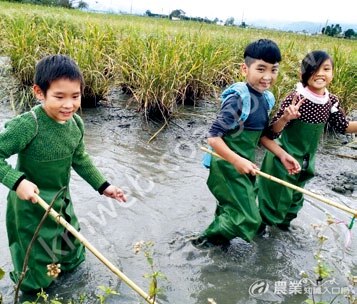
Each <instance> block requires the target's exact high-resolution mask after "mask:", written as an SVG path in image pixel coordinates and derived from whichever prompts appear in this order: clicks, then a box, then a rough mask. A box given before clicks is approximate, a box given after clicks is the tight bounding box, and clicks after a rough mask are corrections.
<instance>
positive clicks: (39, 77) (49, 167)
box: [0, 55, 126, 292]
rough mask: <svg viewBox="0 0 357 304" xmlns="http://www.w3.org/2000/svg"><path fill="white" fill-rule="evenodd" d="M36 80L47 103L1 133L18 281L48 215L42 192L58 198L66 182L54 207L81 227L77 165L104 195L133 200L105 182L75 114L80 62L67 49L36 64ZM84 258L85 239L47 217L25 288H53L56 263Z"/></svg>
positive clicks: (1, 174) (1, 176)
mask: <svg viewBox="0 0 357 304" xmlns="http://www.w3.org/2000/svg"><path fill="white" fill-rule="evenodd" d="M34 83H35V84H34V86H33V91H34V94H35V96H36V98H37V99H38V100H40V101H41V104H40V105H37V106H35V107H34V108H33V109H32V110H31V111H29V112H26V113H24V114H21V115H19V116H17V117H15V118H14V119H12V120H11V121H9V122H7V123H6V124H5V128H4V129H3V130H2V131H1V132H0V180H1V183H2V184H4V185H5V186H6V187H8V188H9V189H10V192H9V195H8V198H7V201H8V203H7V212H6V227H7V234H8V240H9V247H10V252H11V257H12V262H13V264H14V271H12V272H11V273H10V277H11V279H12V280H13V281H14V282H15V283H17V282H18V281H19V277H20V275H21V272H22V268H23V263H24V258H25V253H26V250H27V247H28V245H29V243H30V241H31V239H32V237H33V235H34V232H35V230H36V227H37V226H38V224H39V222H40V220H41V218H42V216H43V214H44V210H43V209H42V208H41V206H39V205H38V204H35V203H36V202H37V194H40V195H41V197H42V198H43V199H44V200H45V201H47V202H51V201H52V200H53V198H54V197H55V196H56V194H57V193H58V192H59V191H60V190H61V189H62V188H63V187H66V191H65V192H62V193H61V195H59V197H58V198H57V199H56V201H55V202H54V204H53V208H54V209H55V210H56V211H57V212H59V213H60V214H61V215H62V216H63V217H64V218H65V219H66V220H67V221H68V222H69V223H70V224H71V225H72V226H74V227H75V228H76V229H79V222H78V219H77V217H76V215H75V214H74V211H73V205H72V201H71V196H70V193H69V187H68V186H69V181H70V170H71V168H73V169H74V170H75V171H76V172H77V173H78V174H79V175H80V176H81V177H82V178H83V179H84V180H86V181H87V182H88V183H89V184H90V185H91V186H92V187H93V188H94V189H95V190H97V191H98V192H99V193H100V194H104V195H105V196H107V197H110V198H114V199H116V200H118V201H119V202H125V201H126V197H125V194H124V192H123V191H122V190H121V189H120V188H117V187H115V186H113V185H110V184H109V183H108V182H107V181H106V179H105V177H104V176H103V175H102V174H101V173H100V172H99V171H98V169H97V168H96V167H95V166H94V164H93V162H92V161H91V159H90V157H89V155H88V154H87V152H86V150H85V145H84V142H83V133H84V126H83V121H82V119H81V118H80V117H79V116H78V115H77V114H75V113H76V111H77V110H78V108H79V107H80V105H81V95H82V92H83V88H84V80H83V76H82V74H81V72H80V70H79V67H78V66H77V64H76V63H75V62H74V61H73V60H71V59H70V58H68V57H66V56H63V55H53V56H47V57H45V58H43V59H42V60H40V61H39V62H38V64H37V65H36V69H35V77H34ZM13 154H17V155H18V159H17V165H16V168H15V169H14V168H12V167H11V166H10V165H9V164H8V163H7V162H6V161H5V160H6V159H7V158H9V157H10V156H11V155H13ZM31 202H32V203H34V204H32V203H31ZM49 248H51V250H49ZM84 259H85V255H84V247H83V245H82V244H81V243H80V242H79V241H78V240H76V239H75V238H74V237H73V236H72V234H70V233H69V232H68V231H67V230H66V229H65V228H64V227H62V226H61V225H59V224H58V223H56V222H55V221H53V220H52V219H50V218H47V219H46V221H45V223H44V224H43V226H42V227H41V230H40V232H39V236H38V238H37V240H36V241H35V243H34V245H33V247H32V250H31V253H30V256H29V261H28V269H27V272H26V275H25V278H24V280H23V281H22V284H21V286H20V289H21V290H22V291H25V292H26V291H36V290H39V289H41V288H46V287H48V286H49V285H50V284H51V283H52V282H53V280H54V278H53V277H50V276H49V275H47V272H48V270H47V265H49V264H52V263H59V264H61V269H62V271H72V270H73V269H75V268H76V267H77V266H78V265H79V264H80V263H82V262H83V261H84Z"/></svg>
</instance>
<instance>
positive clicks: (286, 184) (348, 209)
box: [201, 147, 357, 218]
mask: <svg viewBox="0 0 357 304" xmlns="http://www.w3.org/2000/svg"><path fill="white" fill-rule="evenodd" d="M201 150H203V151H205V152H208V153H210V154H212V155H214V156H216V157H218V158H221V159H223V160H225V159H224V158H223V157H222V156H220V155H219V154H217V153H216V152H213V151H211V150H209V149H207V148H205V147H201ZM256 173H257V174H258V175H260V176H262V177H264V178H267V179H270V180H272V181H274V182H276V183H278V184H281V185H283V186H286V187H288V188H291V189H294V190H296V191H299V192H301V193H304V194H306V195H308V196H311V197H313V198H315V199H317V200H319V201H321V202H323V203H325V204H328V205H330V206H333V207H336V208H338V209H341V210H343V211H346V212H348V213H350V214H352V215H353V217H356V218H357V210H354V209H352V208H349V207H347V206H344V205H341V204H339V203H336V202H334V201H332V200H330V199H328V198H325V197H323V196H321V195H318V194H316V193H313V192H311V191H309V190H306V189H304V188H301V187H298V186H296V185H294V184H291V183H288V182H286V181H284V180H282V179H279V178H277V177H275V176H272V175H269V174H267V173H264V172H262V171H260V170H256Z"/></svg>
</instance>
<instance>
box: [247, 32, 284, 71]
mask: <svg viewBox="0 0 357 304" xmlns="http://www.w3.org/2000/svg"><path fill="white" fill-rule="evenodd" d="M254 60H264V61H266V62H269V63H271V64H275V63H278V62H280V61H281V53H280V49H279V47H278V45H277V44H276V43H275V42H274V41H272V40H269V39H259V40H257V41H254V42H252V43H250V44H248V45H247V47H246V48H245V50H244V61H245V63H246V65H248V66H250V65H251V64H252V63H253V62H254Z"/></svg>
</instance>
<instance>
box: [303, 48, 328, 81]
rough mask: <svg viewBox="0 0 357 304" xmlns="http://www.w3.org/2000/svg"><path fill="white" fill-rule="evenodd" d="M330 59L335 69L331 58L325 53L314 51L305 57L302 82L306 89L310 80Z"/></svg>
mask: <svg viewBox="0 0 357 304" xmlns="http://www.w3.org/2000/svg"><path fill="white" fill-rule="evenodd" d="M328 59H329V60H331V64H332V67H333V60H332V58H331V56H330V55H329V54H327V53H326V52H324V51H312V52H310V53H308V54H307V55H306V56H305V57H304V59H303V60H302V62H301V82H302V84H303V86H304V87H306V86H307V82H308V81H309V78H310V77H311V76H312V75H313V74H314V73H316V71H317V70H318V69H319V68H320V66H321V65H322V64H323V63H324V62H325V61H326V60H328Z"/></svg>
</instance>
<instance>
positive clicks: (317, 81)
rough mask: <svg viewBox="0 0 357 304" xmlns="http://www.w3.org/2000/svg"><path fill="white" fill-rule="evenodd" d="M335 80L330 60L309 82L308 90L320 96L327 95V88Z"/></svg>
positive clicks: (322, 65)
mask: <svg viewBox="0 0 357 304" xmlns="http://www.w3.org/2000/svg"><path fill="white" fill-rule="evenodd" d="M332 79H333V66H332V62H331V60H330V59H327V60H325V61H324V62H323V63H322V64H321V66H320V67H319V68H318V70H316V72H315V73H313V74H312V75H311V76H310V78H309V79H308V81H307V86H308V88H309V89H310V90H311V91H312V92H314V93H315V94H318V95H323V94H324V93H325V88H326V87H327V86H328V85H329V84H330V82H331V81H332Z"/></svg>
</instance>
